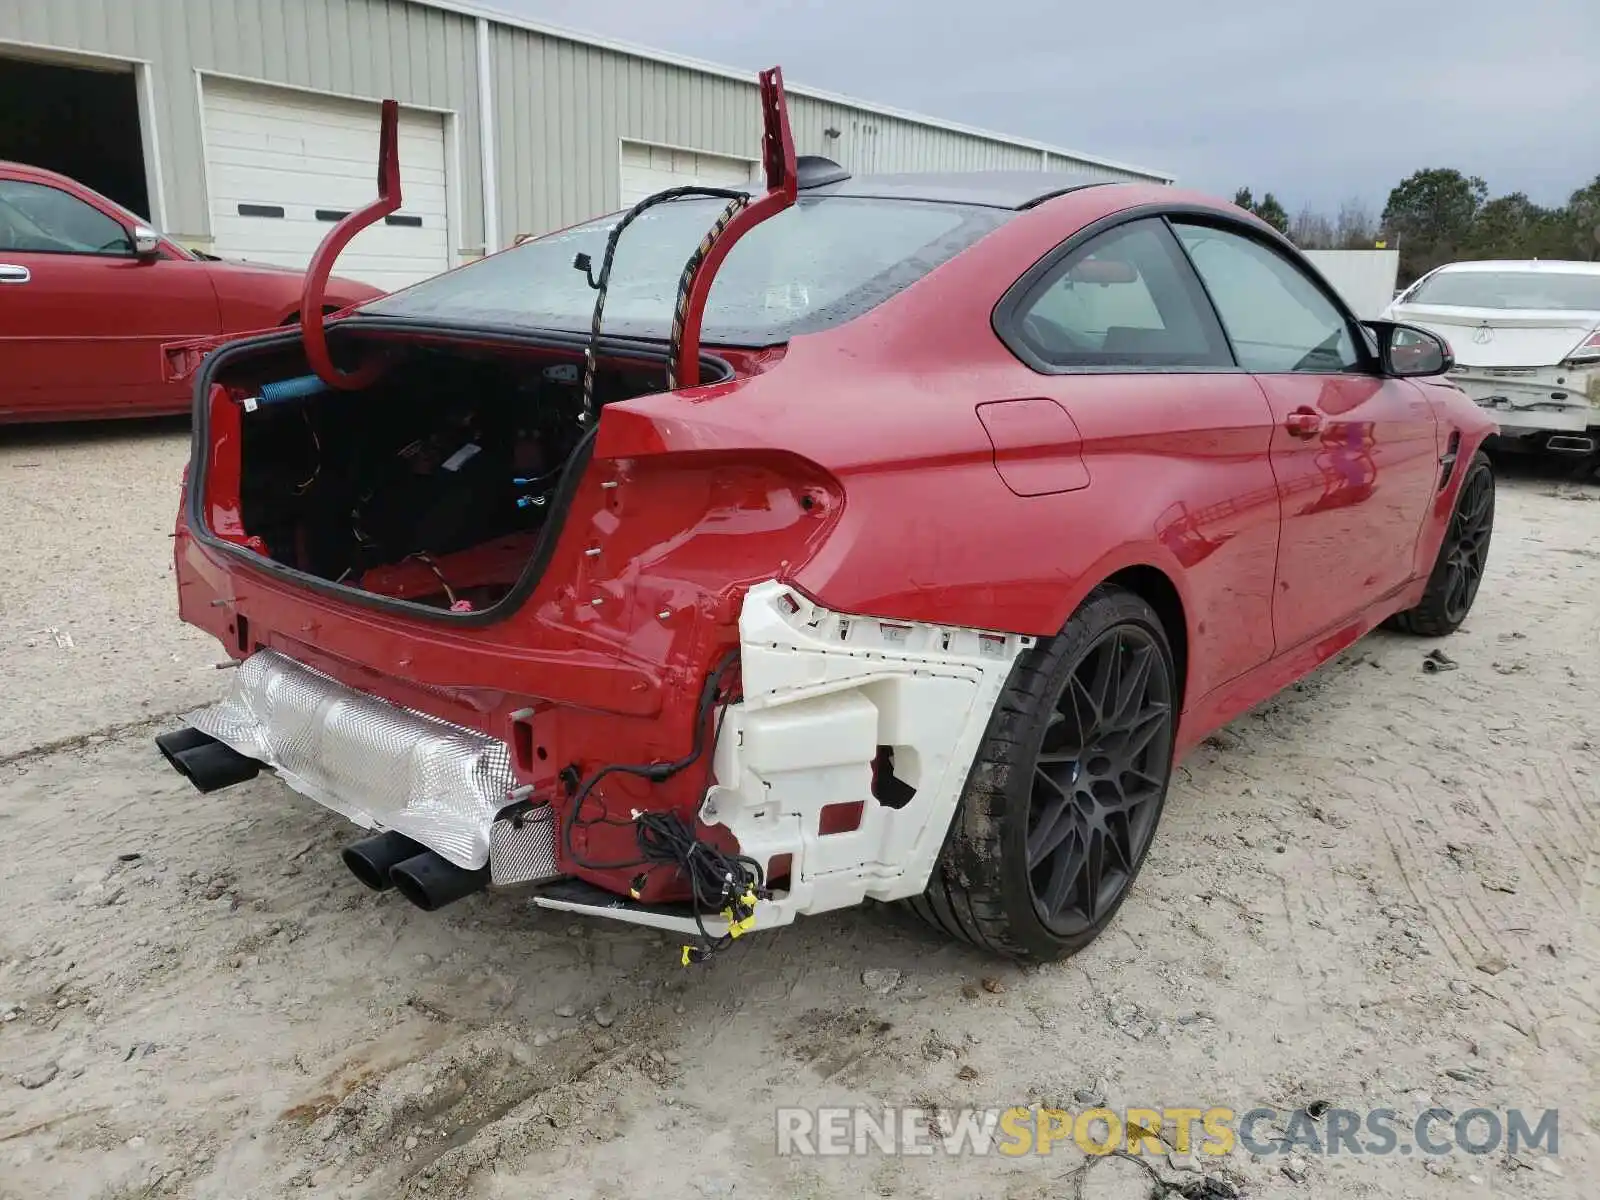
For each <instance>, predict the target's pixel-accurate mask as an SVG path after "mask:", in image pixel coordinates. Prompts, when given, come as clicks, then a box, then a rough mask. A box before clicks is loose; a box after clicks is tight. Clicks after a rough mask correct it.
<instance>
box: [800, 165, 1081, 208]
mask: <svg viewBox="0 0 1600 1200" xmlns="http://www.w3.org/2000/svg"><path fill="white" fill-rule="evenodd" d="M1105 182H1107V181H1104V180H1091V179H1085V178H1084V177H1083V176H1082V175H1074V174H1070V173H1068V172H1064V171H930V172H923V173H908V174H902V175H855V176H851V177H849V178H846V179H838V180H836V181H835V182H831V183H820V184H818V185H816V186H811V187H807V186H805V182H804V178H803V177H802V181H801V191H802V194H804V195H807V196H853V197H858V198H862V199H874V200H930V201H938V202H941V203H944V204H973V205H979V206H982V207H985V208H1008V209H1022V208H1031V207H1033V206H1034V205H1036V204H1040V203H1042V202H1043V201H1045V200H1049V199H1050V198H1052V197H1054V196H1059V195H1061V194H1062V193H1064V192H1072V191H1077V190H1078V189H1080V188H1086V187H1095V186H1097V185H1099V184H1102V183H1105Z"/></svg>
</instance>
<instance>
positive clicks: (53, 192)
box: [0, 179, 133, 256]
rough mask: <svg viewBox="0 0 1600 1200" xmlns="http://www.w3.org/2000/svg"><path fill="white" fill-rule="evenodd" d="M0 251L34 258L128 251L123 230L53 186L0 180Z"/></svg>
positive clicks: (128, 252)
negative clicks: (24, 253)
mask: <svg viewBox="0 0 1600 1200" xmlns="http://www.w3.org/2000/svg"><path fill="white" fill-rule="evenodd" d="M0 250H19V251H32V252H33V253H36V254H106V255H117V256H126V255H129V254H132V253H133V244H132V243H131V242H130V241H129V239H128V231H127V230H126V229H124V228H123V227H122V225H121V224H120V223H119V222H117V221H113V220H112V219H111V218H110V217H108V216H106V215H105V213H103V212H101V211H100V210H99V209H97V208H94V207H92V206H90V205H88V204H85V203H84V202H83V201H82V200H79V199H78V198H77V197H76V196H69V195H68V194H67V193H66V192H63V191H61V190H60V189H59V188H53V187H48V186H46V185H45V184H42V183H27V182H24V181H23V180H20V179H0Z"/></svg>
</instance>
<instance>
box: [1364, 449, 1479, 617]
mask: <svg viewBox="0 0 1600 1200" xmlns="http://www.w3.org/2000/svg"><path fill="white" fill-rule="evenodd" d="M1480 467H1482V468H1484V469H1486V470H1488V471H1490V472H1491V474H1492V472H1493V470H1494V468H1493V465H1492V464H1491V463H1490V461H1489V456H1488V455H1487V454H1485V453H1484V452H1483V451H1482V450H1479V451H1478V452H1477V453H1476V454H1474V455H1473V456H1472V461H1471V462H1469V463H1468V464H1467V469H1466V470H1465V471H1463V472H1462V474H1461V483H1460V486H1459V488H1458V490H1457V492H1456V503H1458V504H1459V503H1460V502H1461V497H1462V495H1463V494H1465V492H1466V483H1467V480H1468V479H1470V478H1471V477H1472V474H1473V472H1475V471H1477V470H1478V469H1479V468H1480ZM1489 503H1490V505H1491V508H1490V522H1491V524H1490V533H1491V539H1490V540H1491V542H1492V540H1493V538H1492V534H1493V530H1494V526H1493V519H1494V518H1493V504H1494V499H1493V496H1492V495H1491V497H1490V501H1489ZM1450 522H1451V524H1454V522H1455V509H1454V508H1452V509H1451V510H1450ZM1485 549H1486V550H1487V546H1485ZM1449 551H1450V526H1448V525H1447V526H1446V527H1445V536H1444V538H1442V539H1441V540H1440V542H1439V554H1438V557H1436V558H1435V559H1434V563H1433V571H1432V572H1431V573H1430V574H1429V576H1428V587H1427V590H1426V591H1424V592H1423V593H1422V599H1421V600H1419V601H1418V602H1417V605H1416V607H1415V608H1408V609H1406V610H1405V611H1404V612H1398V613H1395V614H1394V616H1392V617H1390V618H1389V619H1388V620H1387V621H1385V622H1384V624H1385V625H1386V626H1387V627H1388V628H1390V629H1393V630H1395V631H1397V632H1399V633H1406V634H1410V635H1411V636H1413V637H1429V638H1438V637H1449V636H1450V635H1451V634H1452V633H1454V632H1455V631H1456V630H1457V629H1459V628H1460V627H1461V625H1462V624H1464V623H1465V621H1466V616H1465V615H1464V616H1463V617H1462V619H1461V620H1460V621H1457V622H1455V623H1454V624H1452V623H1451V622H1450V620H1449V619H1448V618H1447V617H1446V616H1445V613H1444V601H1445V586H1446V574H1445V557H1446V555H1447V554H1448V553H1449ZM1470 611H1471V610H1470V608H1469V610H1468V612H1469V613H1470Z"/></svg>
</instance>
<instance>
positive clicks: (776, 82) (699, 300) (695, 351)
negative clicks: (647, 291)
mask: <svg viewBox="0 0 1600 1200" xmlns="http://www.w3.org/2000/svg"><path fill="white" fill-rule="evenodd" d="M761 165H762V168H763V170H764V171H765V174H766V180H767V193H766V195H764V196H762V197H761V198H760V199H759V200H755V201H752V202H751V203H750V204H748V205H745V206H744V207H742V208H740V209H739V210H738V211H737V212H735V213H733V215H732V216H731V218H730V219H729V220H728V222H727V224H726V225H724V226H723V227H722V229H721V230H720V231H716V230H714V231H713V233H714V236H713V237H712V239H711V241H710V243H709V245H704V246H702V247H701V249H700V250H697V251H696V255H697V257H698V258H699V262H698V263H697V264H696V265H695V266H694V273H693V275H692V276H691V277H690V279H689V284H688V287H687V288H685V289H684V291H683V293H682V297H681V301H680V303H681V319H680V320H675V321H674V322H673V324H674V326H675V327H676V328H677V329H678V330H680V331H681V332H679V334H678V338H677V345H676V346H675V347H673V351H674V353H673V354H672V358H671V364H670V366H669V368H668V369H669V370H671V371H672V381H671V382H672V386H673V387H674V388H689V387H695V386H697V385H698V384H699V382H700V326H701V323H702V322H703V321H704V320H705V315H706V298H707V297H708V296H710V294H711V284H712V283H713V282H714V281H715V279H716V277H717V269H718V268H719V267H721V266H722V261H723V259H725V258H727V257H728V251H729V250H731V249H733V244H734V243H735V242H737V241H738V240H739V239H740V238H742V237H743V236H744V235H745V234H747V233H749V232H750V230H752V229H754V228H755V227H756V226H757V225H759V224H761V222H763V221H765V220H766V219H767V218H768V217H771V216H775V215H777V214H778V213H780V212H782V211H783V210H784V209H786V208H788V207H789V206H790V205H792V204H793V203H794V202H795V197H796V196H797V195H798V182H797V180H796V174H795V154H794V133H793V131H792V130H791V129H790V128H789V106H788V103H787V102H786V101H785V99H784V95H783V71H782V69H781V68H778V67H773V68H772V69H771V70H770V71H763V72H761Z"/></svg>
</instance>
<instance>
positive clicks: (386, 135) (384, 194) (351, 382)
mask: <svg viewBox="0 0 1600 1200" xmlns="http://www.w3.org/2000/svg"><path fill="white" fill-rule="evenodd" d="M399 207H400V105H399V103H398V102H397V101H394V100H385V101H384V102H383V116H382V121H381V124H380V125H379V128H378V198H377V199H376V200H374V201H373V202H372V203H371V204H368V205H367V206H366V207H365V208H360V209H357V210H356V211H355V212H353V213H350V214H348V215H347V216H345V217H344V218H342V219H341V220H340V221H339V223H338V224H337V225H335V226H334V227H333V228H332V229H330V230H328V236H327V237H325V238H323V239H322V244H321V245H320V246H318V247H317V252H316V253H315V254H314V255H312V256H311V265H310V267H308V268H307V269H306V279H305V285H304V287H303V288H302V289H301V292H300V335H301V340H302V341H303V342H304V343H305V349H306V362H307V364H308V365H309V366H310V367H311V369H312V370H313V371H314V372H316V375H317V378H319V379H321V380H322V382H323V383H326V384H327V385H328V386H329V387H333V388H339V389H341V390H343V391H355V390H356V389H358V388H364V387H367V386H369V385H370V384H372V383H373V382H374V381H375V380H376V379H377V378H378V376H379V375H380V374H382V372H383V363H382V362H381V361H380V360H379V359H377V358H372V359H369V360H368V361H367V362H365V363H363V364H362V365H361V366H359V367H357V368H356V369H355V370H353V371H341V370H340V369H339V368H338V367H336V366H334V364H333V356H332V355H331V354H329V352H328V335H327V331H326V330H325V329H324V328H323V313H322V300H323V295H324V294H325V292H326V291H327V287H328V277H329V276H330V275H332V274H333V263H334V260H335V259H336V258H338V257H339V254H340V252H341V251H342V250H343V249H344V248H345V247H346V246H347V245H349V244H350V239H351V238H353V237H355V236H356V234H358V233H360V232H361V231H362V230H363V229H366V228H367V227H368V226H369V225H375V224H377V222H379V221H380V220H382V219H383V218H384V217H387V216H389V215H390V214H392V213H393V212H395V211H396V210H397V209H398V208H399Z"/></svg>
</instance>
